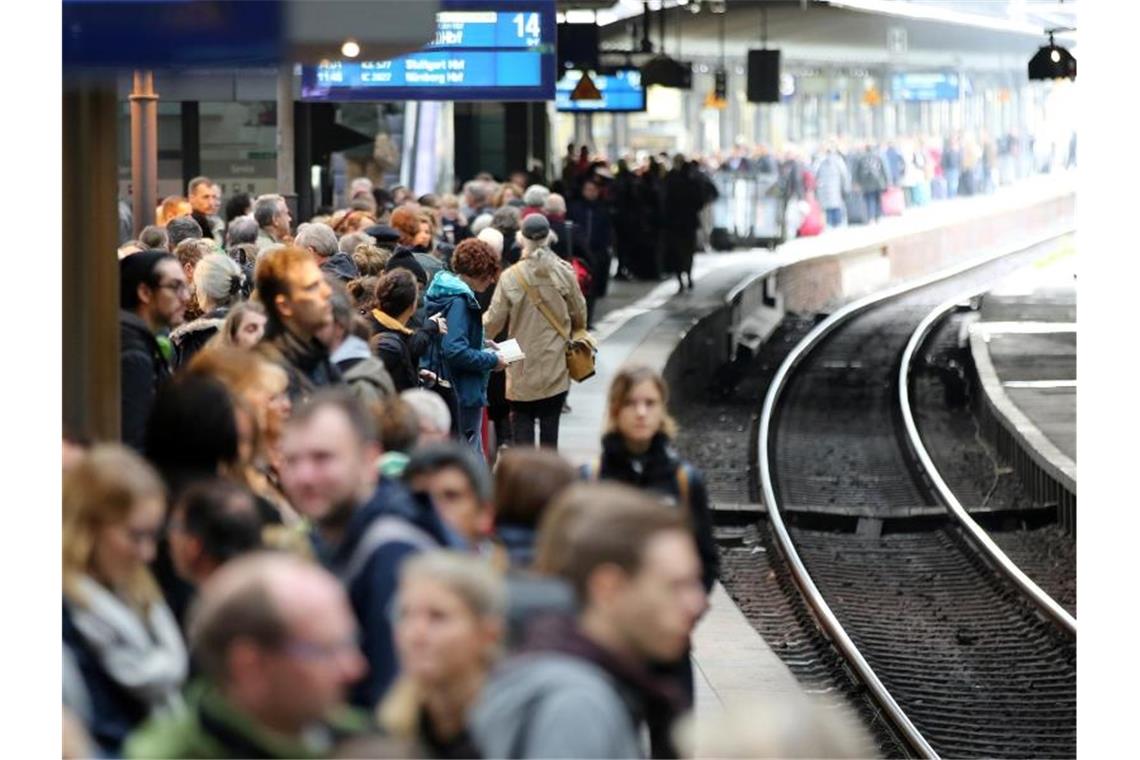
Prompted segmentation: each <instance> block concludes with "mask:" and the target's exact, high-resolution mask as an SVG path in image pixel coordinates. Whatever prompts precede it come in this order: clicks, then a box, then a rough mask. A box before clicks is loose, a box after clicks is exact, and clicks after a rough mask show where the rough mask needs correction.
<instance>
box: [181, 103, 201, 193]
mask: <svg viewBox="0 0 1140 760" xmlns="http://www.w3.org/2000/svg"><path fill="white" fill-rule="evenodd" d="M181 107H182V111H181V121H182V187H184V188H187V189H188V188H189V185H190V180H192V179H194V178H195V177H197V176H198V175H199V174H201V173H202V141H201V137H200V132H199V130H200V122H199V119H198V101H196V100H184V101H182V106H181ZM183 192H185V190H184V191H183Z"/></svg>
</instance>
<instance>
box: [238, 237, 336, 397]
mask: <svg viewBox="0 0 1140 760" xmlns="http://www.w3.org/2000/svg"><path fill="white" fill-rule="evenodd" d="M255 279H256V281H257V292H258V295H259V298H260V299H261V303H262V305H264V306H265V317H266V320H265V336H264V337H263V338H262V340H261V344H260V345H259V348H260V349H261V351H262V352H263V353H264V355H265V357H266V358H267V359H269V360H270V361H272V362H274V363H275V364H278V365H280V366H281V368H282V369H284V370H285V371H286V372H287V373H288V375H289V398H290V399H291V400H292V401H293V403H297V402H299V401H301V400H302V399H303V397H304V396H306V395H309V394H311V393H312V392H313V391H314V390H316V389H317V388H319V387H322V386H326V385H334V384H339V383H340V382H341V376H340V373H339V372H338V371H337V369H336V367H334V366H333V364H332V362H330V361H329V352H328V347H327V346H325V345H324V344H323V343H321V342H320V340H318V339H317V337H316V336H317V334H318V333H319V332H321V330H322V329H324V328H326V327H327V326H328V325H329V323H330V322H332V303H331V302H330V301H329V296H330V295H331V294H332V288H330V287H329V284H328V283H327V282H326V281H325V278H324V275H323V274H322V273H321V270H320V269H319V268H318V267H317V262H316V260H315V259H314V258H313V255H312V254H311V253H309V252H308V251H307V250H305V249H303V248H296V247H292V246H291V247H288V248H280V249H277V250H275V251H272V252H270V253H265V254H262V256H261V258H260V259H259V260H258V262H257V270H256V275H255Z"/></svg>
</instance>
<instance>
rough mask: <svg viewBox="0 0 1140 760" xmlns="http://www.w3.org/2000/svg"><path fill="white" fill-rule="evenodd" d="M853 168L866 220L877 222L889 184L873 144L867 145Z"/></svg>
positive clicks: (883, 166)
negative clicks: (884, 193)
mask: <svg viewBox="0 0 1140 760" xmlns="http://www.w3.org/2000/svg"><path fill="white" fill-rule="evenodd" d="M855 166H856V169H855V182H856V183H857V184H858V185H859V189H860V190H861V191H862V192H863V200H864V201H865V202H866V204H867V219H868V221H872V222H874V221H878V220H879V217H881V216H882V215H883V206H882V201H881V196H882V193H883V191H884V190H886V189H887V185H888V184H889V183H890V177H888V176H887V167H886V165H885V164H884V163H883V158H882V156H880V155H879V151H878V150H876V149H875V146H874V144H873V143H868V144H867V147H866V149H865V150H864V151H863V154H862V155H861V156H859V159H858V163H856V165H855Z"/></svg>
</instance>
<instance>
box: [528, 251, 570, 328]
mask: <svg viewBox="0 0 1140 760" xmlns="http://www.w3.org/2000/svg"><path fill="white" fill-rule="evenodd" d="M515 277H516V278H518V281H519V283H521V284H522V286H523V290H525V291H526V295H527V298H529V299H530V302H531V303H533V304H534V305H535V306H537V307H538V310H539V311H540V312H542V316H544V317H546V321H547V322H549V323H550V326H551V327H553V328H554V331H555V332H557V333H558V334H559V335H561V336H562V339H563V340H565V341H566V342H567V343H569V342H570V332H569V331H568V330H565V329H563V328H562V323H561V322H559V321H558V320H557V319H555V317H554V314H553V313H552V312H551V311H550V307H549V306H547V305H546V302H545V301H543V300H542V296H540V295H539V294H538V293H536V292H535V291H534V288H532V287H531V286H530V283H529V282H527V281H526V275H525V274H523V273H522V269H521V268H520V269H518V270H516V271H515Z"/></svg>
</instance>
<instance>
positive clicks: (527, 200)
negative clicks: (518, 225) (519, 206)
mask: <svg viewBox="0 0 1140 760" xmlns="http://www.w3.org/2000/svg"><path fill="white" fill-rule="evenodd" d="M549 197H550V188H548V187H546V186H545V185H531V186H530V187H528V188H527V189H526V191H525V192H524V193H523V203H524V204H526V207H525V208H523V211H522V215H523V218H524V219H525V218H526V217H527V215H528V214H534V213H539V214H541V213H542V206H543V204H544V203H546V199H547V198H549Z"/></svg>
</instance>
